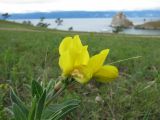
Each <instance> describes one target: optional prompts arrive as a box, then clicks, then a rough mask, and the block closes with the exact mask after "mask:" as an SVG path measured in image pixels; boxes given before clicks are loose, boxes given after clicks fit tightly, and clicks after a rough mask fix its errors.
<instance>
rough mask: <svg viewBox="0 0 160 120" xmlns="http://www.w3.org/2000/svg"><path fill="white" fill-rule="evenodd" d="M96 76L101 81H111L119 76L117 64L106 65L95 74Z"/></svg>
mask: <svg viewBox="0 0 160 120" xmlns="http://www.w3.org/2000/svg"><path fill="white" fill-rule="evenodd" d="M94 77H95V78H96V80H97V81H99V82H110V81H112V80H114V79H115V78H117V77H118V69H117V68H116V67H115V66H111V65H105V66H103V67H101V68H100V69H99V70H98V72H97V73H95V74H94Z"/></svg>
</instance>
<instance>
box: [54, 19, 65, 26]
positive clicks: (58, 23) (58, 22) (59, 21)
mask: <svg viewBox="0 0 160 120" xmlns="http://www.w3.org/2000/svg"><path fill="white" fill-rule="evenodd" d="M62 22H63V20H62V19H61V18H57V19H56V20H55V23H56V24H57V25H58V26H59V25H62Z"/></svg>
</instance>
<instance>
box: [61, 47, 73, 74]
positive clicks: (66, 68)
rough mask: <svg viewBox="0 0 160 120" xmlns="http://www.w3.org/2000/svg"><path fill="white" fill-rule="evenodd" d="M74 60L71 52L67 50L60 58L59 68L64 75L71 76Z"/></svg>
mask: <svg viewBox="0 0 160 120" xmlns="http://www.w3.org/2000/svg"><path fill="white" fill-rule="evenodd" d="M73 61H74V58H73V57H72V56H71V55H70V51H69V50H67V51H65V52H63V54H62V55H61V56H60V58H59V66H60V68H61V70H62V71H63V75H69V73H70V72H71V71H72V70H73V65H74V62H73Z"/></svg>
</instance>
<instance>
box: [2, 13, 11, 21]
mask: <svg viewBox="0 0 160 120" xmlns="http://www.w3.org/2000/svg"><path fill="white" fill-rule="evenodd" d="M10 16H11V15H9V14H8V13H4V14H2V17H3V19H4V20H6V19H7V18H9V17H10Z"/></svg>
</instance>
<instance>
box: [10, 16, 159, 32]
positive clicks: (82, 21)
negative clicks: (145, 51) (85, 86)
mask: <svg viewBox="0 0 160 120" xmlns="http://www.w3.org/2000/svg"><path fill="white" fill-rule="evenodd" d="M129 19H130V20H131V21H132V22H133V24H134V25H138V24H143V23H144V18H129ZM25 20H30V21H31V22H32V24H33V25H36V24H37V23H38V22H39V21H40V20H39V19H25ZM111 20H112V18H69V19H63V23H62V25H60V26H57V24H56V23H55V19H45V20H44V22H45V23H49V24H50V26H49V27H48V28H51V29H58V30H68V29H69V27H73V30H74V31H85V32H109V33H111V32H112V28H111V27H110V24H111ZM155 20H160V18H145V22H147V21H155ZM12 21H15V22H19V23H22V22H23V21H24V19H17V20H12ZM122 33H124V34H137V35H160V30H140V29H134V28H130V29H125V30H124V31H123V32H122Z"/></svg>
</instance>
